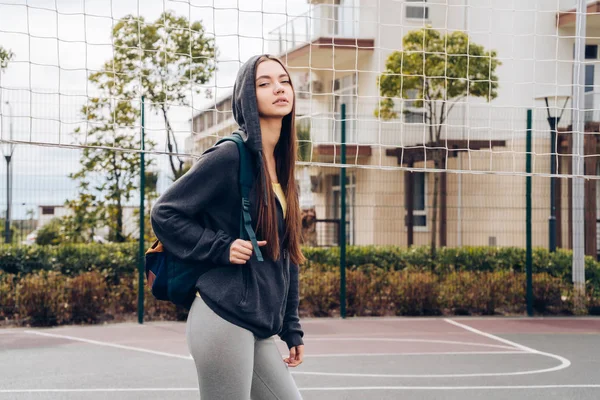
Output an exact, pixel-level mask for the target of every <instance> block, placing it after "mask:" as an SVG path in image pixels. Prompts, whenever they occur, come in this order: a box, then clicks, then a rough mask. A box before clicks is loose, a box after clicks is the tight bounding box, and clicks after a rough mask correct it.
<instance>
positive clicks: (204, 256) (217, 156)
mask: <svg viewBox="0 0 600 400" xmlns="http://www.w3.org/2000/svg"><path fill="white" fill-rule="evenodd" d="M238 163H239V156H238V154H237V147H236V145H235V143H232V142H225V143H222V144H220V145H218V146H215V147H212V148H211V149H209V150H208V151H207V152H205V153H204V154H203V155H202V156H201V157H200V159H199V160H198V162H197V163H195V164H194V165H193V166H192V168H191V169H190V170H189V171H188V172H187V173H185V174H184V175H183V176H182V177H181V178H179V179H178V180H176V181H175V182H174V183H173V184H172V185H171V186H170V187H169V189H167V191H165V192H164V193H163V194H162V195H161V196H160V197H159V199H158V200H157V202H156V204H155V205H154V207H153V208H152V212H151V222H152V228H153V229H154V233H155V234H156V237H157V238H158V239H159V240H160V241H161V242H162V243H163V244H164V246H165V248H167V249H168V250H169V251H170V252H172V253H173V254H175V255H176V256H177V257H178V258H180V259H182V260H185V261H199V262H205V261H212V262H213V263H216V264H230V261H229V247H230V246H231V243H232V242H233V240H234V239H233V238H232V237H230V236H229V235H227V234H226V233H225V232H224V231H222V230H217V231H214V230H211V229H207V228H205V227H203V226H201V225H200V223H199V222H198V215H199V214H200V213H201V212H202V211H203V210H204V209H205V208H206V207H207V205H209V204H211V203H212V202H214V201H219V199H220V198H221V197H222V196H225V195H227V188H228V187H231V186H232V185H235V184H236V183H233V182H231V179H228V177H229V176H231V175H230V174H227V173H226V171H231V170H233V171H237V164H238ZM232 167H233V168H232Z"/></svg>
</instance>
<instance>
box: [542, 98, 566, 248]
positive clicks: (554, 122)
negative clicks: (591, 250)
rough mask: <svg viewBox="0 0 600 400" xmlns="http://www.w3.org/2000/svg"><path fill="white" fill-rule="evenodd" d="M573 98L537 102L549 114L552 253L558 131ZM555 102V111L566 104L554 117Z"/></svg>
mask: <svg viewBox="0 0 600 400" xmlns="http://www.w3.org/2000/svg"><path fill="white" fill-rule="evenodd" d="M570 98H571V96H568V95H558V94H550V95H547V96H537V97H536V98H535V99H536V100H544V101H545V102H546V111H547V112H548V125H550V174H551V175H553V176H552V177H551V178H550V217H549V218H548V234H549V248H550V251H551V252H554V251H556V197H555V192H556V184H555V179H556V178H554V175H556V165H557V154H556V130H557V128H558V123H559V122H560V119H561V118H562V116H563V114H564V112H565V108H566V106H567V102H568V101H569V99H570ZM549 99H550V100H551V101H553V106H554V107H552V108H553V109H559V107H557V106H558V105H560V103H561V102H562V101H563V100H564V104H563V105H562V107H561V108H560V115H559V116H553V115H552V113H551V112H550V102H549Z"/></svg>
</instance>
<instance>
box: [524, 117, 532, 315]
mask: <svg viewBox="0 0 600 400" xmlns="http://www.w3.org/2000/svg"><path fill="white" fill-rule="evenodd" d="M532 126H533V116H532V111H531V110H527V145H526V146H527V147H526V150H525V154H526V159H525V168H526V172H527V177H526V178H525V203H526V206H525V207H526V213H525V232H526V239H525V240H526V249H527V250H526V258H525V270H526V275H527V315H528V316H530V317H532V316H533V274H532V267H533V249H532V234H531V232H532V229H531V205H532V200H531V130H532Z"/></svg>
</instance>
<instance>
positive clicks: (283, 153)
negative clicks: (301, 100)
mask: <svg viewBox="0 0 600 400" xmlns="http://www.w3.org/2000/svg"><path fill="white" fill-rule="evenodd" d="M267 60H273V61H277V62H278V63H279V64H280V65H281V66H282V67H283V69H284V70H285V72H286V73H287V75H288V77H290V86H291V87H292V94H293V96H294V103H293V106H292V112H290V113H289V114H288V115H286V116H285V117H283V121H282V124H281V133H280V136H279V141H278V142H277V145H276V146H275V160H276V162H277V165H276V166H275V168H276V172H277V178H278V179H279V183H280V184H281V188H282V189H283V192H284V193H285V198H286V202H287V211H286V216H285V236H284V244H285V246H286V247H287V249H288V252H289V254H290V260H291V261H292V262H293V263H294V264H298V265H300V264H302V263H303V262H304V261H305V260H306V259H305V258H304V255H303V254H302V250H301V249H300V238H301V235H302V224H301V213H300V201H299V200H298V189H297V186H296V176H295V171H296V160H297V158H298V140H297V137H296V92H295V90H294V86H293V85H292V81H291V76H290V73H289V72H288V70H287V68H286V67H285V65H283V63H282V62H281V61H280V60H279V59H277V58H276V57H273V56H270V55H264V56H262V57H261V58H259V59H258V61H257V63H256V66H258V65H259V64H260V63H262V62H264V61H267ZM262 165H263V171H262V173H263V174H264V176H269V175H268V173H267V170H266V165H267V162H266V160H265V156H264V154H263V163H262ZM270 182H271V180H270V179H264V180H263V179H259V180H258V185H259V190H258V206H259V208H258V210H259V211H258V225H257V230H258V232H259V235H260V237H261V238H263V240H266V241H267V245H266V249H265V251H266V254H267V255H268V256H269V257H270V258H272V259H273V260H277V259H278V258H279V256H280V254H279V236H278V234H277V207H276V206H275V192H274V191H273V189H272V188H271V185H270ZM264 184H266V185H267V186H269V188H268V190H265V188H264V186H263V185H264ZM264 193H266V194H267V196H268V199H265V196H264ZM265 201H266V203H265ZM267 204H268V207H266V205H267Z"/></svg>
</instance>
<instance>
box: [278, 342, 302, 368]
mask: <svg viewBox="0 0 600 400" xmlns="http://www.w3.org/2000/svg"><path fill="white" fill-rule="evenodd" d="M303 359H304V345H303V344H301V345H300V346H294V347H292V348H291V349H290V356H289V357H288V358H284V359H283V361H284V362H285V363H286V364H287V365H288V367H297V366H298V365H300V364H302V361H303Z"/></svg>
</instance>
